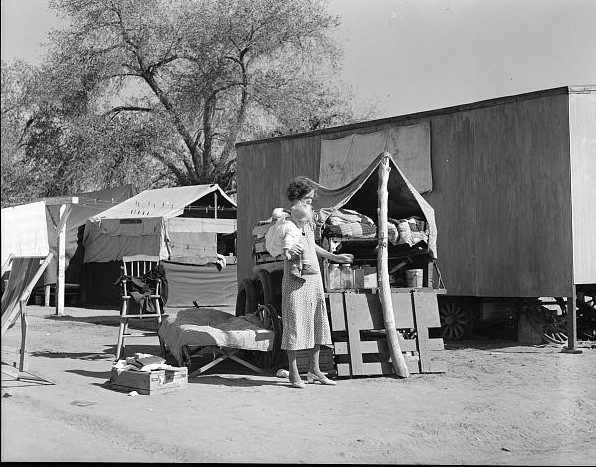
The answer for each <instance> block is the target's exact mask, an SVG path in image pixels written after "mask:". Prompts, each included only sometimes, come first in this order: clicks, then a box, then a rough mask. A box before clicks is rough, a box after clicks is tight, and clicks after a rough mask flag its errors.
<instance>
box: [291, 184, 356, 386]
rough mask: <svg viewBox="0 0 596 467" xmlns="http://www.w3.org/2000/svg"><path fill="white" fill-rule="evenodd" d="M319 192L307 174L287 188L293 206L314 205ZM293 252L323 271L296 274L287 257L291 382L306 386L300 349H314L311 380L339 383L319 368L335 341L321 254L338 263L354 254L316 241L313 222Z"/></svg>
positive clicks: (309, 378)
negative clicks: (339, 252)
mask: <svg viewBox="0 0 596 467" xmlns="http://www.w3.org/2000/svg"><path fill="white" fill-rule="evenodd" d="M314 196H315V187H314V186H313V185H312V184H311V183H310V181H309V180H308V179H307V178H306V177H297V178H295V179H293V180H292V181H291V182H290V184H289V185H288V188H287V197H288V201H289V202H290V203H291V205H292V206H294V205H296V204H302V205H304V206H308V207H310V206H311V205H312V200H313V198H314ZM290 253H291V254H293V255H297V254H302V256H303V258H304V259H305V260H307V261H310V263H311V265H312V267H313V268H316V270H317V271H318V272H319V274H316V275H305V276H303V277H301V278H300V277H296V276H295V275H292V274H291V273H290V265H291V263H290V262H289V261H284V275H283V280H282V304H281V318H282V323H283V334H282V341H281V348H282V349H284V350H286V352H287V354H288V363H289V373H290V375H289V378H290V383H291V384H292V386H293V387H295V388H304V387H305V384H304V381H302V379H301V378H300V374H299V372H298V365H297V363H296V351H297V350H303V349H312V350H311V358H310V365H309V370H308V373H307V375H306V377H307V381H308V382H309V383H314V382H315V381H318V382H320V383H322V384H327V385H335V381H332V380H330V379H328V378H327V377H326V376H325V375H324V374H323V373H322V372H321V369H320V368H319V353H320V348H321V345H331V344H332V342H331V331H330V328H329V320H328V318H327V308H326V306H325V294H324V290H323V280H322V277H321V273H320V269H319V261H318V258H317V256H320V257H323V258H327V259H330V260H332V261H335V262H337V263H350V262H352V259H353V258H352V256H351V255H335V254H333V253H331V252H329V251H327V250H325V249H323V248H321V247H320V246H318V245H317V244H316V243H315V236H314V230H313V225H312V223H311V224H306V225H305V226H304V227H303V232H302V242H301V244H297V245H295V246H293V247H292V248H291V249H290Z"/></svg>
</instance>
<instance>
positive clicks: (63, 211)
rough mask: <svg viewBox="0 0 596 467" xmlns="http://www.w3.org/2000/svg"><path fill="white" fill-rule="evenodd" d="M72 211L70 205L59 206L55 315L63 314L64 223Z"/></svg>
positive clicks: (64, 269)
mask: <svg viewBox="0 0 596 467" xmlns="http://www.w3.org/2000/svg"><path fill="white" fill-rule="evenodd" d="M71 211H72V205H71V204H63V205H62V206H60V221H59V222H58V226H57V227H56V229H57V231H58V278H57V284H56V296H55V297H54V299H55V301H56V315H63V314H64V289H65V279H64V276H65V271H66V221H67V220H68V216H70V213H71Z"/></svg>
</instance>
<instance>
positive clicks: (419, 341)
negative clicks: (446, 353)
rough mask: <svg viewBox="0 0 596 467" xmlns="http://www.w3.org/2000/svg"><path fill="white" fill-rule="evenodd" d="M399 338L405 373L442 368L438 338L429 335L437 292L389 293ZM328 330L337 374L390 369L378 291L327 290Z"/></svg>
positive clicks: (441, 346) (437, 321) (436, 318)
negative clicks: (329, 330)
mask: <svg viewBox="0 0 596 467" xmlns="http://www.w3.org/2000/svg"><path fill="white" fill-rule="evenodd" d="M391 298H392V302H393V312H394V317H395V325H396V329H398V330H404V332H403V335H399V334H398V339H399V343H400V347H401V350H402V352H403V353H404V359H405V361H406V364H407V366H408V369H409V371H410V373H441V372H444V371H445V364H444V362H442V361H441V360H440V355H439V354H437V351H440V350H443V349H444V344H443V339H442V338H432V339H431V338H430V336H429V328H434V327H440V325H441V324H440V319H439V308H438V304H437V294H436V292H433V291H431V290H428V289H425V290H416V289H405V290H403V289H402V290H401V291H396V290H393V291H392V293H391ZM328 304H329V310H330V318H331V319H330V321H331V331H332V337H333V342H334V350H335V364H336V368H337V375H338V376H369V375H386V374H392V373H394V370H393V365H392V363H391V357H390V353H389V348H388V344H387V338H386V335H385V326H384V319H383V311H382V308H381V302H380V300H379V296H378V294H375V293H350V292H338V293H337V292H336V293H333V292H329V293H328Z"/></svg>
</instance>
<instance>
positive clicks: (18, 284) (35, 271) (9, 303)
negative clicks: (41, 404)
mask: <svg viewBox="0 0 596 467" xmlns="http://www.w3.org/2000/svg"><path fill="white" fill-rule="evenodd" d="M51 260H52V253H50V254H48V255H47V256H46V257H43V256H14V257H13V256H11V257H10V258H9V259H8V261H6V263H5V264H3V265H2V274H4V272H5V270H7V269H8V266H9V265H11V269H10V275H9V277H8V283H7V284H6V290H4V293H3V294H2V335H1V337H2V339H4V335H5V333H6V332H7V331H8V329H10V328H11V327H12V326H13V325H14V323H15V322H16V320H17V319H18V318H19V316H20V317H21V348H20V349H11V348H8V347H5V346H2V363H3V365H2V371H3V372H5V373H7V374H9V375H10V376H12V377H13V378H14V379H16V380H27V381H34V382H39V383H42V384H54V383H53V382H51V381H49V380H48V379H47V378H45V377H42V376H40V375H37V374H35V373H33V372H31V371H30V370H29V359H28V357H29V341H28V337H29V334H28V332H29V321H28V320H27V309H26V306H27V301H28V300H29V297H30V296H31V292H32V291H33V288H34V287H35V285H36V284H37V281H38V280H39V278H40V277H41V275H42V274H43V272H44V271H45V269H46V268H47V267H48V265H49V264H50V261H51ZM13 355H14V357H17V356H18V362H17V361H16V360H14V357H13ZM4 364H6V365H4ZM17 365H18V366H17Z"/></svg>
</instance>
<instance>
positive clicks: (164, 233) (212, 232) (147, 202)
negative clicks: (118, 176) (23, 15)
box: [83, 184, 236, 264]
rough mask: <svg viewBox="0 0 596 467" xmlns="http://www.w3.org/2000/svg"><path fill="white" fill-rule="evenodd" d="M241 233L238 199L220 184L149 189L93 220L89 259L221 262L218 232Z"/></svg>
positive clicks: (88, 234)
mask: <svg viewBox="0 0 596 467" xmlns="http://www.w3.org/2000/svg"><path fill="white" fill-rule="evenodd" d="M235 231H236V203H235V202H234V201H233V200H232V199H231V198H230V197H229V196H228V195H226V194H225V193H224V191H223V190H222V189H221V188H220V187H219V185H216V184H212V185H193V186H185V187H177V188H159V189H155V190H145V191H143V192H141V193H139V194H138V195H136V196H133V197H132V198H129V199H128V200H126V201H124V202H122V203H120V204H118V205H116V206H113V207H112V208H110V209H108V210H107V211H104V212H102V213H101V214H99V215H97V216H94V217H92V218H90V219H89V220H88V221H87V224H86V225H85V234H84V238H83V243H84V245H85V258H84V262H85V263H102V262H108V261H119V260H121V259H122V257H123V256H126V255H136V254H145V255H155V256H157V255H159V256H160V257H161V258H162V259H169V260H177V261H181V262H186V263H193V264H206V263H208V262H214V261H216V260H217V234H218V233H220V234H226V233H233V232H235Z"/></svg>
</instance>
